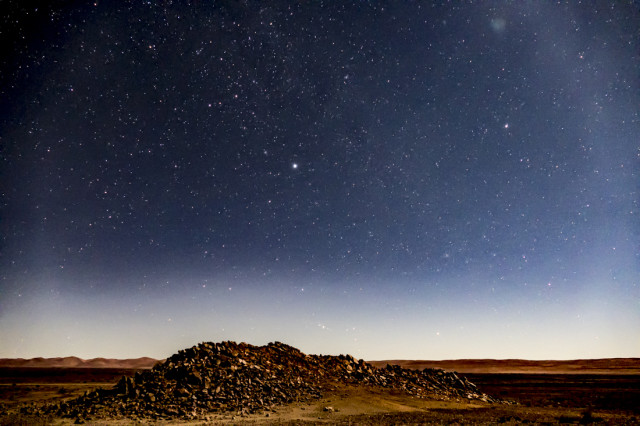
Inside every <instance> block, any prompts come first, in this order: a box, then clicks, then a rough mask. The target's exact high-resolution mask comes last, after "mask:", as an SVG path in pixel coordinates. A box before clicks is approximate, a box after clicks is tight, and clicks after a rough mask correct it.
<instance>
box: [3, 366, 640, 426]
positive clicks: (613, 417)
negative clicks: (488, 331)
mask: <svg viewBox="0 0 640 426" xmlns="http://www.w3.org/2000/svg"><path fill="white" fill-rule="evenodd" d="M385 365H386V362H385ZM414 365H415V364H414ZM516 367H517V366H516ZM538 367H539V366H538ZM476 368H477V366H476ZM632 368H637V366H636V367H631V368H629V369H627V370H625V373H624V374H617V373H618V372H619V371H620V370H619V369H616V368H612V371H615V372H616V373H611V372H609V373H607V372H606V371H603V370H604V369H603V368H600V369H598V372H597V373H596V374H566V373H565V374H558V373H556V372H554V371H551V372H549V370H546V371H547V372H545V373H530V372H529V373H486V372H485V373H466V374H464V375H465V376H466V377H467V378H469V380H471V381H472V382H474V383H476V384H477V385H478V387H479V388H480V390H481V391H483V392H486V393H488V394H490V395H492V396H496V397H499V398H502V399H505V400H510V401H514V402H517V404H487V403H483V402H477V401H472V402H469V401H468V400H465V399H449V400H436V399H434V400H424V399H418V398H414V397H411V396H407V395H405V394H403V393H401V392H399V391H390V390H388V389H383V388H378V387H365V386H360V387H353V386H344V385H342V386H337V387H336V389H335V390H334V391H332V392H329V393H326V394H325V395H324V396H323V398H322V399H320V400H317V401H314V402H311V403H293V404H289V405H286V406H281V407H273V408H272V409H271V410H265V411H262V412H259V413H255V414H246V413H244V414H243V413H225V414H212V415H211V416H210V417H209V418H208V419H207V420H208V422H209V424H269V423H278V424H322V423H328V424H372V425H373V424H442V423H444V424H450V423H458V424H495V423H498V422H500V423H505V424H519V423H523V422H533V423H548V424H559V423H564V424H571V423H574V424H578V423H580V422H581V423H587V422H590V421H598V422H600V423H601V424H615V425H618V424H640V406H638V404H637V401H638V400H640V374H632V373H629V371H632ZM505 370H507V371H511V370H510V369H509V368H506V369H505ZM552 370H553V369H552ZM135 371H137V370H136V369H126V368H125V369H122V368H25V367H22V368H7V367H5V368H0V404H2V405H3V406H4V407H5V408H8V409H9V411H11V409H12V408H15V407H18V406H19V405H20V404H23V403H32V402H35V403H41V402H44V401H52V400H61V399H68V398H72V397H75V396H78V395H81V394H83V393H84V392H85V391H88V390H92V389H95V388H97V387H112V386H113V385H114V384H115V383H116V382H117V381H118V379H119V378H120V377H121V376H122V375H128V376H131V375H133V374H134V373H135ZM563 371H576V369H565V370H563ZM581 371H584V369H583V370H581ZM73 421H74V419H53V418H50V419H36V418H30V417H28V416H24V415H20V414H13V415H5V416H3V417H0V425H5V424H6V425H9V424H25V425H26V424H36V425H37V424H72V423H73ZM136 421H137V423H138V424H146V423H151V422H147V421H143V420H136ZM89 423H90V424H104V425H124V424H131V419H110V420H99V421H95V420H92V421H90V422H89ZM155 423H158V422H154V424H155ZM159 423H161V424H181V423H188V424H205V423H206V421H204V420H201V421H190V422H177V421H160V422H159Z"/></svg>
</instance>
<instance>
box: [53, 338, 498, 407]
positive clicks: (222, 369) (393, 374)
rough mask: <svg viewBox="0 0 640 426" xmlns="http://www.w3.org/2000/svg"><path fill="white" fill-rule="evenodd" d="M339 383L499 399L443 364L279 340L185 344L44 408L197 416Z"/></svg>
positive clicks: (306, 396)
mask: <svg viewBox="0 0 640 426" xmlns="http://www.w3.org/2000/svg"><path fill="white" fill-rule="evenodd" d="M340 384H344V385H370V386H380V387H385V388H393V389H396V390H399V391H403V392H406V393H408V394H410V395H414V396H416V397H420V398H440V399H447V398H452V397H456V398H459V397H463V398H468V399H480V400H483V401H489V402H493V401H494V400H493V399H492V398H491V397H489V396H487V395H485V394H482V393H481V392H479V391H478V389H477V388H476V386H475V385H474V384H472V383H470V382H469V381H467V380H466V379H465V378H459V377H458V376H457V375H456V374H455V373H450V372H444V371H443V370H436V369H425V370H422V371H417V370H408V369H403V368H401V367H398V366H389V365H388V366H386V367H385V368H376V367H373V366H372V365H370V364H368V363H366V362H364V361H363V360H355V359H354V358H353V357H351V356H349V355H346V356H345V355H340V356H323V355H305V354H304V353H302V352H300V351H299V350H298V349H296V348H293V347H291V346H287V345H285V344H282V343H279V342H276V343H270V344H268V345H266V346H252V345H249V344H246V343H239V344H237V343H234V342H222V343H201V344H199V345H197V346H194V347H192V348H189V349H185V350H182V351H180V352H178V353H177V354H175V355H173V356H172V357H170V358H169V359H167V360H166V361H165V362H163V363H159V364H157V365H156V366H155V367H153V369H151V370H147V371H144V372H139V373H136V375H135V377H122V379H121V380H120V381H119V382H118V384H117V385H116V386H115V387H114V388H113V389H99V390H97V391H94V392H89V393H87V394H85V395H84V396H82V397H79V398H77V399H75V400H71V401H67V402H64V403H60V404H55V405H50V406H47V407H43V408H41V409H40V413H42V414H53V415H57V416H63V417H71V418H79V419H86V418H100V417H128V418H151V419H161V418H165V419H169V418H182V419H194V418H202V417H203V416H205V415H206V414H207V413H211V412H224V411H235V412H243V413H251V412H256V411H261V410H267V409H271V408H272V407H274V406H277V405H280V404H285V403H290V402H294V401H300V402H304V401H310V400H312V399H316V398H320V397H321V396H322V394H323V393H324V392H327V391H331V390H333V389H335V387H336V386H337V385H340Z"/></svg>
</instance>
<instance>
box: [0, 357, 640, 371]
mask: <svg viewBox="0 0 640 426" xmlns="http://www.w3.org/2000/svg"><path fill="white" fill-rule="evenodd" d="M162 361H164V360H158V359H154V358H149V357H141V358H132V359H114V358H92V359H86V360H85V359H82V358H78V357H75V356H70V357H57V358H42V357H38V358H29V359H25V358H0V367H3V368H125V369H136V370H143V369H149V368H152V367H153V366H154V365H156V364H157V363H159V362H162ZM368 362H369V363H370V364H371V365H374V366H376V367H384V366H386V365H387V364H391V365H399V366H401V367H403V368H409V369H413V370H422V369H424V368H440V369H443V370H447V371H457V372H459V373H535V374H542V373H550V374H640V358H598V359H577V360H545V361H531V360H526V359H455V360H444V361H429V360H401V359H395V360H382V361H368Z"/></svg>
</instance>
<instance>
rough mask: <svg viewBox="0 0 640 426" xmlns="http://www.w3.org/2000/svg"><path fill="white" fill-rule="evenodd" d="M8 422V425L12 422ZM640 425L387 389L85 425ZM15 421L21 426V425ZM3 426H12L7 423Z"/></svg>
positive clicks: (639, 417) (639, 416)
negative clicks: (258, 408) (196, 415)
mask: <svg viewBox="0 0 640 426" xmlns="http://www.w3.org/2000/svg"><path fill="white" fill-rule="evenodd" d="M7 420H8V421H9V422H7ZM13 420H17V421H21V422H22V424H35V425H37V424H53V425H71V424H75V419H37V422H36V421H33V420H36V419H29V418H24V417H23V418H18V417H16V418H14V419H13ZM590 420H596V421H598V422H599V423H600V424H612V425H624V424H640V413H635V414H634V413H630V412H619V411H612V410H595V411H589V410H585V409H584V408H578V407H576V408H571V407H535V406H534V407H528V406H524V405H508V404H488V403H483V402H476V401H471V402H470V401H467V400H462V399H459V400H449V401H442V400H424V399H418V398H414V397H411V396H407V395H405V394H402V393H399V392H390V391H389V390H387V389H381V388H370V387H349V386H342V387H340V388H338V390H337V391H335V392H333V393H332V394H330V395H327V396H326V397H324V398H322V399H319V400H317V401H315V402H312V403H292V404H289V405H285V406H279V407H274V408H273V409H272V410H269V411H262V412H259V413H255V414H243V413H226V414H211V415H209V416H207V417H205V418H203V419H199V420H191V421H177V420H171V421H169V420H162V419H159V420H143V419H109V420H101V419H87V421H86V424H91V425H104V426H115V425H117V426H121V425H130V424H138V425H149V424H159V425H178V424H186V425H218V424H219V425H266V424H284V425H306V424H319V425H322V424H340V425H342V424H344V425H350V424H354V425H359V424H365V425H367V424H368V425H377V424H389V425H390V424H497V423H501V424H521V423H534V424H540V423H548V424H558V423H574V424H578V423H580V422H582V423H585V422H587V421H590ZM17 421H16V423H18V422H17ZM0 424H13V423H11V419H5V422H4V423H3V422H2V421H0Z"/></svg>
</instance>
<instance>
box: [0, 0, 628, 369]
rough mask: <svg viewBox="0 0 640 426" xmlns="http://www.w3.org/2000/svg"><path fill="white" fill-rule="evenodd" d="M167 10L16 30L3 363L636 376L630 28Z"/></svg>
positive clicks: (121, 8)
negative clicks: (560, 363) (165, 361)
mask: <svg viewBox="0 0 640 426" xmlns="http://www.w3.org/2000/svg"><path fill="white" fill-rule="evenodd" d="M151 3H152V4H138V3H135V4H134V3H130V2H125V3H123V4H115V3H109V2H97V3H95V4H93V3H85V4H83V3H79V2H32V3H31V4H30V5H25V3H18V2H15V3H9V4H8V7H7V13H6V15H5V17H4V18H3V19H4V20H3V22H2V23H0V27H1V28H2V32H1V33H0V36H1V37H2V40H1V41H2V45H3V46H4V47H3V49H4V51H3V54H2V63H1V66H2V68H1V71H2V73H1V77H0V83H1V86H0V89H1V93H0V113H1V116H0V137H1V139H0V141H1V143H2V169H1V173H2V174H1V179H2V187H1V188H2V199H3V203H2V210H1V213H2V221H1V227H2V228H1V230H2V256H1V258H0V267H1V270H0V272H1V274H2V276H1V278H2V281H1V282H0V300H1V302H0V303H1V305H0V321H1V324H2V327H0V338H1V340H2V341H3V342H6V344H3V345H2V350H1V351H0V356H39V355H66V354H69V355H79V356H119V357H126V356H134V355H136V356H137V355H149V356H158V357H162V356H167V355H169V354H170V353H172V352H173V351H174V350H175V349H179V348H180V347H182V346H189V345H191V344H194V343H197V342H198V341H202V340H222V339H231V340H238V341H242V340H245V341H249V342H251V343H263V342H267V341H270V340H281V341H285V342H287V343H290V344H293V345H296V346H299V347H300V348H301V349H302V350H303V351H308V352H316V353H319V352H322V353H328V352H336V353H338V352H350V353H353V354H354V355H357V356H361V357H365V358H369V359H371V358H376V357H377V358H383V357H394V358H403V357H413V358H438V357H440V358H443V357H444V358H462V357H474V356H488V357H498V358H499V357H508V356H517V357H522V358H536V357H538V358H540V357H546V358H567V357H598V356H632V355H633V356H638V355H639V354H640V340H638V337H637V336H639V335H640V328H639V327H638V326H637V324H640V304H639V303H640V301H639V300H640V288H639V285H640V258H639V253H640V244H639V243H640V221H639V219H638V217H639V215H640V211H639V206H638V200H639V197H638V182H639V180H638V165H639V164H638V162H639V159H640V143H639V142H638V140H639V139H638V136H639V135H640V117H639V109H638V105H640V83H639V82H640V78H639V77H640V56H639V53H638V52H639V51H640V45H639V43H640V42H639V35H640V25H639V24H638V23H639V22H640V12H639V10H638V6H637V4H634V3H632V2H617V3H614V4H610V2H596V3H589V4H579V3H575V2H567V3H564V2H561V3H559V4H551V3H546V2H544V3H537V2H469V3H466V4H460V5H457V6H455V5H451V4H447V3H445V4H441V5H439V4H436V5H431V4H427V3H419V2H345V3H342V2H309V3H296V2H285V1H277V2H270V3H269V4H263V3H261V2H235V1H220V2H206V1H201V2H194V3H193V4H178V3H176V4H174V3H172V2H166V3H160V4H156V3H155V2H151ZM622 322H624V324H625V325H624V327H623V328H624V330H621V325H620V324H621V323H622ZM470 330H472V331H470ZM96 334H98V335H96ZM43 335H47V336H50V337H48V338H47V339H44V341H43ZM470 336H474V337H473V338H471V337H470ZM473 339H478V341H477V342H476V341H474V340H473ZM131 342H138V344H136V345H135V347H132V345H131Z"/></svg>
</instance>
